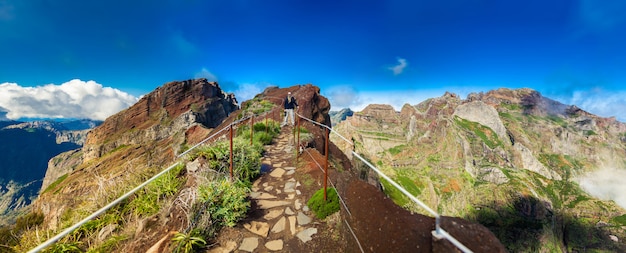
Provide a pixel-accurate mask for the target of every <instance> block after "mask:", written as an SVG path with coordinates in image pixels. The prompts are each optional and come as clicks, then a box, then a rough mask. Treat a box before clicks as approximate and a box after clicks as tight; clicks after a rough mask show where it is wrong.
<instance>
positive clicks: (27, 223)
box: [15, 212, 44, 231]
mask: <svg viewBox="0 0 626 253" xmlns="http://www.w3.org/2000/svg"><path fill="white" fill-rule="evenodd" d="M43 218H44V215H43V213H40V212H31V213H28V214H26V215H24V216H20V217H17V220H16V222H15V230H16V231H24V230H27V229H31V228H34V227H36V226H39V225H41V223H43Z"/></svg>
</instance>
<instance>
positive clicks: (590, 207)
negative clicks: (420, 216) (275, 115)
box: [333, 89, 626, 252]
mask: <svg viewBox="0 0 626 253" xmlns="http://www.w3.org/2000/svg"><path fill="white" fill-rule="evenodd" d="M333 123H336V124H337V125H336V126H335V127H334V128H335V130H336V131H338V132H340V133H341V134H342V135H344V136H346V137H347V138H349V139H351V140H353V141H354V148H355V149H356V152H358V153H361V154H363V155H364V156H365V157H367V158H368V159H370V160H371V161H372V163H373V164H376V165H378V166H379V167H380V168H382V169H383V170H384V171H386V172H387V173H389V175H394V176H393V178H394V180H395V181H396V182H398V183H400V184H402V185H403V186H404V187H405V188H406V189H407V190H409V191H410V192H411V193H413V194H415V195H416V196H417V197H418V198H419V199H422V200H424V201H425V202H426V203H427V204H428V205H429V206H431V207H434V208H435V209H436V210H439V211H441V212H443V214H445V215H450V216H460V217H464V218H466V219H469V220H473V221H476V222H479V223H481V224H483V225H485V226H486V227H488V228H489V229H490V230H491V231H492V232H493V233H494V234H496V236H498V238H499V239H500V241H501V242H502V243H503V244H505V245H506V247H507V248H508V250H509V251H511V252H520V251H522V252H555V251H556V252H576V251H579V252H582V251H585V250H599V251H607V250H608V251H611V252H615V251H621V252H624V250H625V249H626V246H625V244H623V240H625V239H626V238H625V237H626V233H625V232H624V231H626V230H625V228H626V210H625V209H624V207H625V206H626V202H623V201H621V202H620V200H624V199H625V198H623V197H622V195H623V194H624V191H625V190H626V188H625V187H624V186H623V185H624V183H623V182H624V180H625V179H623V178H621V179H617V178H614V177H611V176H606V177H602V178H604V179H603V180H601V179H602V178H600V177H597V178H596V176H594V175H595V174H590V173H596V171H603V173H605V174H606V173H608V174H609V175H614V176H616V175H624V172H625V171H626V124H624V123H622V122H619V121H617V120H616V119H615V118H603V117H598V116H596V115H593V114H591V113H588V112H586V111H584V110H582V109H580V108H578V107H576V106H573V105H564V104H561V103H559V102H557V101H554V100H552V99H549V98H546V97H544V96H542V95H541V94H540V93H539V92H537V91H534V90H530V89H518V90H510V89H498V90H493V91H490V92H487V93H473V94H470V95H469V96H468V98H467V99H461V98H460V97H458V96H457V95H455V94H452V93H446V94H444V95H443V96H442V97H437V98H431V99H428V100H426V101H424V102H422V103H420V104H417V105H409V104H405V105H404V106H403V108H402V110H401V111H400V112H398V111H395V110H394V108H393V107H392V106H390V105H369V106H367V107H366V108H365V109H363V111H360V112H355V113H354V115H353V116H352V117H347V118H346V120H344V121H342V122H333ZM335 143H338V144H339V145H341V143H345V142H342V141H341V140H338V139H337V140H336V141H335ZM349 148H351V147H350V146H345V147H344V148H343V150H350V149H349ZM348 155H349V154H348ZM606 171H608V172H606ZM590 177H594V178H595V179H596V181H594V183H596V184H595V185H594V184H590V183H585V184H583V182H588V180H586V179H588V178H590ZM607 179H608V180H607ZM620 181H621V182H622V183H621V184H620V183H619V182H620ZM382 186H383V187H384V188H385V192H387V194H388V195H389V196H390V197H391V198H392V199H394V201H396V203H397V204H399V205H401V206H404V207H405V208H408V209H411V210H415V211H420V209H419V208H417V207H416V206H414V204H412V202H410V201H408V200H407V199H406V198H403V197H402V196H401V194H400V193H399V192H396V191H394V190H393V188H391V187H389V186H390V185H389V184H387V183H386V182H384V181H383V182H382ZM598 188H601V190H602V191H604V192H606V193H608V194H607V196H613V197H612V199H613V200H615V201H607V200H601V199H599V198H598V197H595V196H593V195H591V194H590V193H592V192H597V189H598ZM616 201H617V202H616ZM618 204H621V205H622V206H621V207H620V206H619V205H618Z"/></svg>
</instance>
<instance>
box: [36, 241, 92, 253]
mask: <svg viewBox="0 0 626 253" xmlns="http://www.w3.org/2000/svg"><path fill="white" fill-rule="evenodd" d="M78 245H79V244H78V243H74V242H71V243H56V244H54V245H52V247H50V248H48V249H46V250H44V251H43V252H45V253H75V252H76V253H80V252H83V251H82V250H81V249H80V248H79V247H78Z"/></svg>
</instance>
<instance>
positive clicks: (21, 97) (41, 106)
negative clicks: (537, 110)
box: [0, 79, 137, 120]
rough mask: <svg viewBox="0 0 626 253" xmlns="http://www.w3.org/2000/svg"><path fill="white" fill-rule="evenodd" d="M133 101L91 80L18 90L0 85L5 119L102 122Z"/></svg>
mask: <svg viewBox="0 0 626 253" xmlns="http://www.w3.org/2000/svg"><path fill="white" fill-rule="evenodd" d="M135 102H137V98H136V97H134V96H132V95H130V94H128V93H126V92H123V91H120V90H118V89H114V88H111V87H103V86H102V85H101V84H99V83H96V82H95V81H87V82H85V81H82V80H79V79H74V80H71V81H69V82H66V83H63V84H61V85H55V84H48V85H44V86H37V87H22V86H20V85H18V84H16V83H2V84H0V108H4V109H5V110H6V111H7V114H6V118H8V119H20V118H87V119H95V120H104V119H106V118H107V117H109V116H111V115H113V114H115V113H117V112H119V111H121V110H123V109H126V108H128V107H129V106H131V105H133V104H134V103H135Z"/></svg>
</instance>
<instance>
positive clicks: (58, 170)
mask: <svg viewBox="0 0 626 253" xmlns="http://www.w3.org/2000/svg"><path fill="white" fill-rule="evenodd" d="M82 162H83V156H82V151H81V150H80V149H75V150H70V151H67V152H64V153H61V154H59V155H57V156H55V157H54V158H52V159H50V161H48V169H47V170H46V176H45V177H44V179H43V183H42V184H41V191H44V190H46V188H48V186H49V185H50V184H52V183H53V182H54V181H55V180H57V179H58V178H60V177H61V176H63V175H66V174H69V173H71V172H72V171H74V169H76V167H77V166H78V165H80V164H81V163H82ZM41 191H40V192H41Z"/></svg>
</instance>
